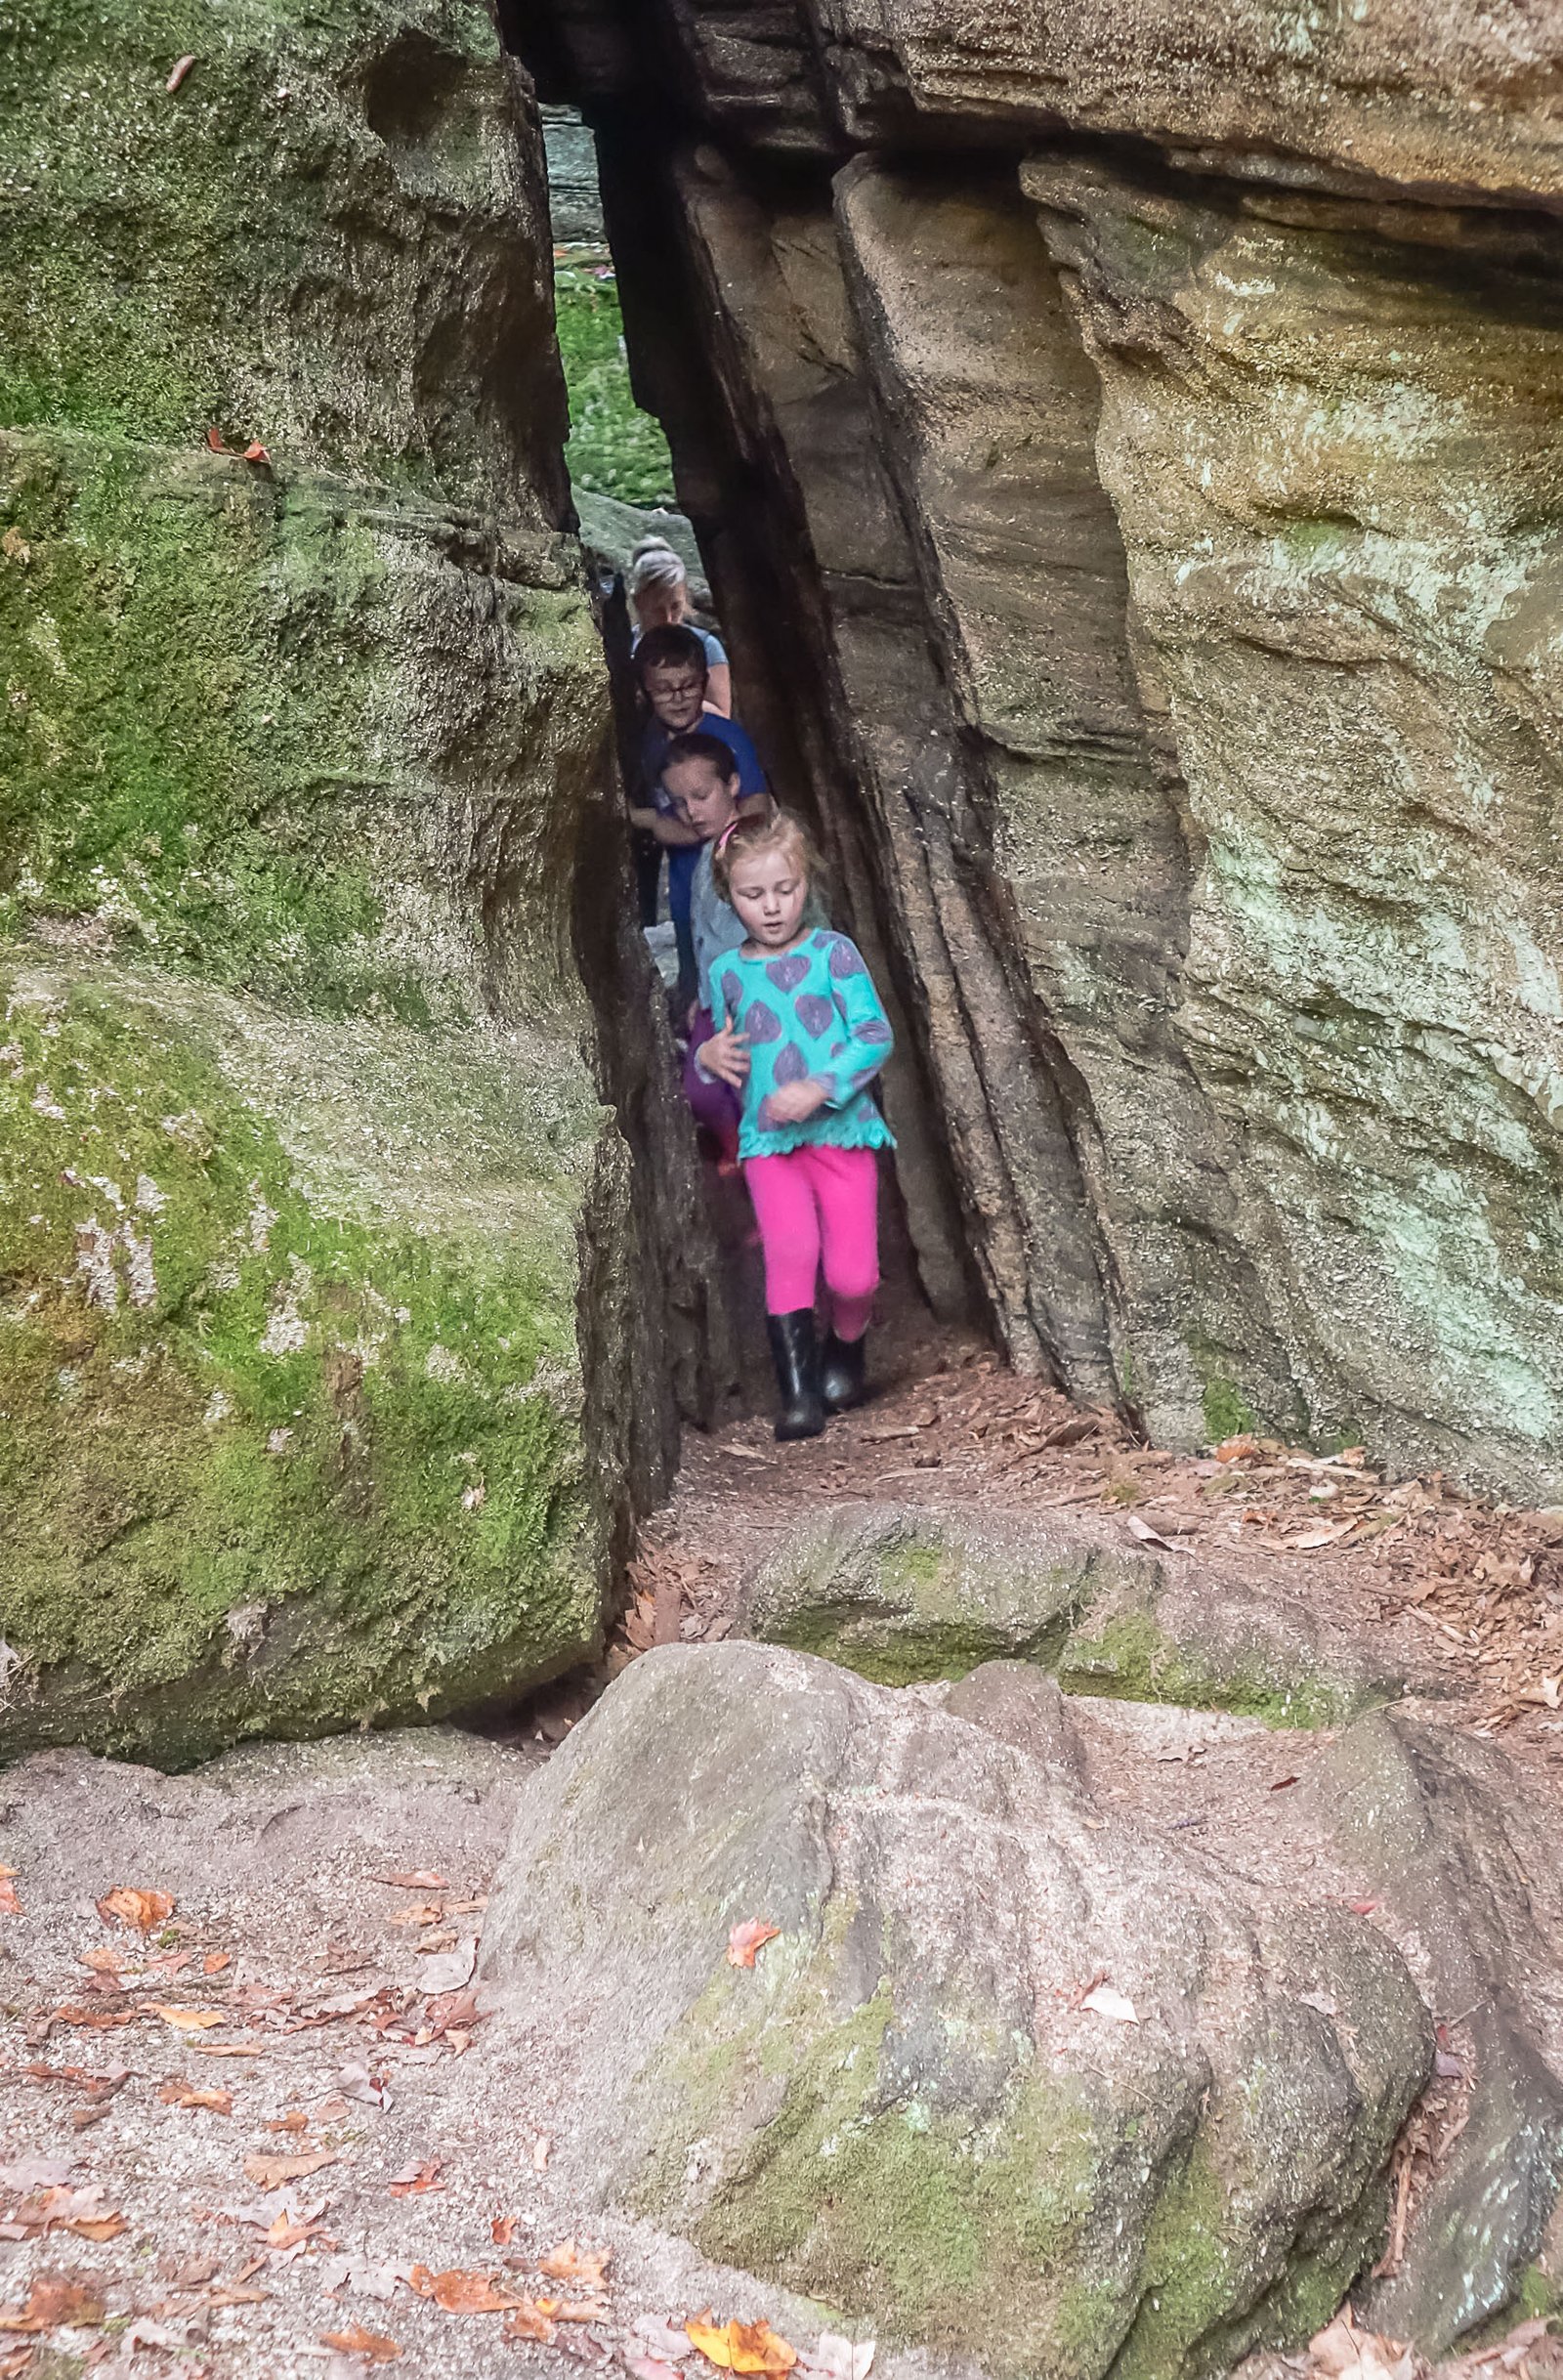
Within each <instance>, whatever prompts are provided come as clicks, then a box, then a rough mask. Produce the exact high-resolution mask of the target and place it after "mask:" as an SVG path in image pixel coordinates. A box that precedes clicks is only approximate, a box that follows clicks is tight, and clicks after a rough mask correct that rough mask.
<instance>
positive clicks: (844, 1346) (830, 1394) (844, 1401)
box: [820, 1331, 868, 1413]
mask: <svg viewBox="0 0 1563 2380" xmlns="http://www.w3.org/2000/svg"><path fill="white" fill-rule="evenodd" d="M867 1363H868V1334H867V1332H866V1331H865V1332H864V1334H863V1336H862V1338H861V1339H837V1337H836V1335H835V1333H834V1331H832V1332H831V1333H830V1336H829V1338H828V1339H826V1340H825V1342H824V1356H823V1357H822V1359H821V1363H820V1394H821V1396H822V1397H823V1399H824V1407H825V1411H826V1412H827V1413H850V1412H851V1410H852V1408H853V1406H854V1405H861V1404H862V1403H863V1400H864V1398H865V1397H866V1395H867V1393H868V1381H867V1377H866V1374H867Z"/></svg>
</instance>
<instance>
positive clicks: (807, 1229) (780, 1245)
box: [743, 1142, 879, 1339]
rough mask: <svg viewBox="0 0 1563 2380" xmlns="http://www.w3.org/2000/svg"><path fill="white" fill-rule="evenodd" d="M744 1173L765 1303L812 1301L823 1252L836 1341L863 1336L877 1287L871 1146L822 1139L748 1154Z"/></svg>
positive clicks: (774, 1307) (778, 1308)
mask: <svg viewBox="0 0 1563 2380" xmlns="http://www.w3.org/2000/svg"><path fill="white" fill-rule="evenodd" d="M743 1178H744V1180H745V1181H746V1182H747V1183H748V1185H749V1196H750V1198H751V1199H752V1200H753V1201H754V1215H755V1220H756V1221H757V1222H758V1224H759V1226H760V1239H761V1242H762V1244H763V1246H764V1249H765V1302H766V1308H767V1310H768V1312H770V1313H772V1314H796V1313H798V1312H799V1311H800V1310H801V1309H802V1308H803V1307H804V1306H812V1305H813V1303H814V1285H815V1277H816V1275H817V1274H818V1272H819V1270H820V1260H821V1257H822V1255H823V1256H824V1284H825V1287H826V1289H827V1290H828V1291H829V1292H830V1301H831V1309H832V1313H831V1320H832V1327H833V1328H834V1330H835V1333H836V1336H837V1338H838V1339H861V1338H862V1337H863V1334H864V1332H865V1331H866V1329H867V1328H868V1309H869V1307H870V1306H871V1305H872V1303H873V1294H874V1291H875V1290H876V1289H877V1288H878V1286H879V1172H878V1167H877V1165H876V1163H875V1159H874V1152H873V1151H872V1149H835V1148H831V1147H830V1146H829V1145H828V1144H827V1143H824V1142H821V1143H819V1144H817V1145H816V1146H814V1147H812V1148H802V1149H789V1150H788V1151H787V1153H786V1155H785V1156H784V1157H746V1158H745V1159H744V1161H743Z"/></svg>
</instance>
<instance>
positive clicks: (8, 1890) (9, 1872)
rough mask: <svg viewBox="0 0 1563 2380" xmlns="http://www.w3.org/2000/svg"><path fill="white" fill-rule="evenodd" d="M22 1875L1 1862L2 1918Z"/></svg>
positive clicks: (13, 1913) (14, 1912)
mask: <svg viewBox="0 0 1563 2380" xmlns="http://www.w3.org/2000/svg"><path fill="white" fill-rule="evenodd" d="M20 1875H21V1869H20V1868H8V1867H7V1866H6V1864H5V1862H4V1861H3V1860H0V1917H21V1915H22V1913H23V1912H22V1907H21V1901H20V1900H18V1898H17V1885H16V1880H17V1878H18V1877H19V1876H20ZM27 2353H28V2354H29V2355H30V2354H31V2353H32V2350H31V2349H30V2348H29V2349H28V2350H27Z"/></svg>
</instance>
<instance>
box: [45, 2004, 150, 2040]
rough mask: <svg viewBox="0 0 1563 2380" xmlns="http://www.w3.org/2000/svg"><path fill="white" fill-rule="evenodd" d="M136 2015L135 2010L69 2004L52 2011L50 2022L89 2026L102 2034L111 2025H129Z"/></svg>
mask: <svg viewBox="0 0 1563 2380" xmlns="http://www.w3.org/2000/svg"><path fill="white" fill-rule="evenodd" d="M135 2015H136V2011H135V2010H134V2009H133V2008H120V2009H113V2008H77V2007H75V2006H74V2005H72V2004H67V2005H66V2006H65V2007H63V2008H56V2009H52V2010H51V2011H50V2014H49V2021H50V2023H51V2024H81V2025H87V2026H89V2027H90V2028H91V2029H92V2031H94V2032H95V2033H102V2032H106V2031H107V2029H108V2027H109V2026H110V2025H114V2024H129V2022H130V2021H131V2019H132V2018H133V2017H134V2016H135Z"/></svg>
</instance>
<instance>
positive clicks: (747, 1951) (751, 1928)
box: [727, 1917, 781, 1967]
mask: <svg viewBox="0 0 1563 2380" xmlns="http://www.w3.org/2000/svg"><path fill="white" fill-rule="evenodd" d="M780 1933H781V1927H780V1926H770V1925H767V1923H766V1921H765V1919H764V1918H763V1917H746V1918H744V1919H743V1920H742V1921H741V1922H740V1923H739V1925H737V1926H735V1927H734V1929H733V1931H732V1933H731V1934H729V1935H728V1937H727V1963H728V1965H729V1966H730V1967H752V1966H753V1965H754V1954H755V1952H756V1951H757V1950H763V1949H764V1947H765V1945H766V1943H767V1942H774V1941H775V1939H776V1937H777V1935H778V1934H780Z"/></svg>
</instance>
